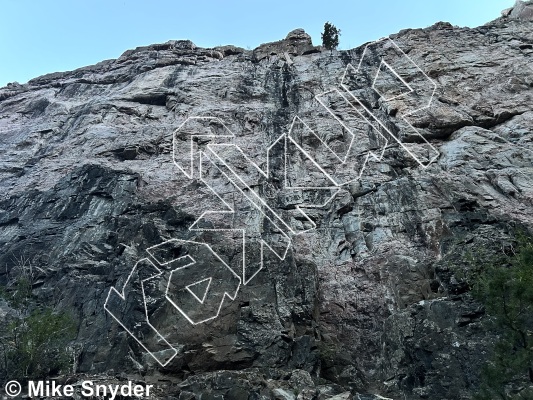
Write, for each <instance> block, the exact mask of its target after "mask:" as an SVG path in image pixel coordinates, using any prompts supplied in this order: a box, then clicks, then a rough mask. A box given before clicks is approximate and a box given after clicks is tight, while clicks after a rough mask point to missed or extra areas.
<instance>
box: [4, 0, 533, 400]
mask: <svg viewBox="0 0 533 400" xmlns="http://www.w3.org/2000/svg"><path fill="white" fill-rule="evenodd" d="M530 8H531V6H530V5H529V4H526V3H524V4H518V5H517V6H515V8H514V9H513V10H512V11H510V12H509V15H508V16H507V17H502V18H500V19H498V20H495V21H493V22H491V23H488V24H486V25H484V26H481V27H478V28H473V29H469V28H458V27H453V26H451V25H449V24H446V23H439V24H436V25H434V26H432V27H429V28H426V29H408V30H404V31H401V32H400V33H398V34H396V35H392V36H391V38H392V39H393V40H394V41H395V43H397V44H398V46H399V47H400V48H401V49H402V50H403V51H404V52H405V54H407V55H408V56H409V58H410V59H411V60H413V62H414V63H416V65H418V66H419V67H420V68H421V69H422V70H423V71H424V72H425V74H427V76H428V77H429V78H431V79H432V80H433V81H434V82H435V83H436V85H437V88H436V92H435V93H434V96H432V103H431V106H430V107H429V108H427V109H423V110H421V111H418V112H417V113H414V114H412V115H409V116H408V120H409V123H411V124H412V125H413V126H414V127H416V128H417V129H418V131H419V132H420V133H421V134H422V136H423V137H424V138H425V139H426V140H427V141H428V142H429V143H430V144H431V146H433V147H434V148H435V149H437V150H438V152H439V156H438V158H437V159H436V160H435V161H434V162H433V163H431V164H430V165H429V166H428V167H427V168H423V167H421V166H420V165H419V164H418V163H417V162H415V161H414V160H413V158H412V157H411V156H410V154H408V153H407V152H406V151H404V150H403V149H402V147H401V146H399V145H398V144H393V141H391V143H390V145H389V146H387V148H386V149H385V150H384V153H383V156H382V158H381V161H377V160H369V161H368V164H367V165H366V168H365V170H364V172H363V174H362V175H361V178H360V179H359V180H358V181H357V182H353V183H351V184H350V185H346V186H342V187H341V190H340V192H339V193H338V194H337V195H336V196H335V198H334V199H333V200H332V201H331V202H330V203H328V205H326V206H325V207H322V208H316V209H313V211H312V212H311V213H310V215H311V216H312V220H313V222H314V223H315V224H316V229H312V230H309V232H307V233H304V234H301V235H298V236H295V237H294V238H293V245H292V249H291V250H290V251H289V253H288V255H287V257H286V258H285V259H284V260H283V261H277V262H271V263H269V264H268V265H266V267H265V268H264V269H263V270H261V271H260V272H259V273H258V274H257V276H256V277H255V278H254V280H253V281H251V282H250V284H248V285H246V286H242V287H241V289H240V291H239V294H238V296H237V298H236V299H235V301H228V302H226V304H225V306H224V307H223V308H222V311H221V314H220V315H219V317H218V318H216V319H214V320H212V321H208V322H206V323H203V324H198V325H192V324H190V323H189V322H188V321H187V320H186V319H185V318H183V317H182V316H181V315H180V314H179V313H178V312H167V311H164V310H162V309H160V310H159V311H158V312H159V313H155V317H154V321H156V322H157V323H158V324H160V326H161V329H162V331H164V332H165V335H166V338H167V340H168V341H169V342H171V343H173V344H174V345H175V347H176V348H177V350H178V355H177V356H176V358H175V359H174V360H173V361H172V362H170V363H169V364H168V365H166V366H165V367H161V366H160V365H159V364H157V363H156V362H155V361H154V360H153V359H152V358H151V357H150V356H149V355H147V353H146V351H145V350H144V349H143V348H142V347H141V346H139V344H138V343H137V342H135V341H134V340H133V339H132V338H131V337H130V336H129V335H128V334H127V333H126V332H125V330H124V329H122V328H121V327H120V326H119V325H118V324H117V323H116V321H115V320H113V318H111V317H110V316H109V314H107V313H106V312H105V310H104V303H105V301H106V297H107V294H108V293H109V289H110V288H111V287H122V285H124V283H125V281H126V279H127V277H128V275H129V273H130V271H131V270H132V267H133V265H135V263H136V262H137V261H138V260H139V259H141V258H143V257H146V249H147V248H149V247H150V246H154V245H157V244H158V243H161V242H163V241H165V240H169V239H172V238H178V239H187V240H197V239H198V238H199V237H200V236H199V235H201V234H202V235H206V234H208V233H205V232H204V233H201V234H200V233H198V232H193V231H191V230H189V228H190V226H191V224H192V223H193V222H194V221H195V220H196V219H197V218H198V217H199V216H200V214H201V213H202V212H204V211H206V210H209V209H217V208H218V209H220V204H221V203H220V198H218V197H217V196H216V195H215V194H214V193H212V192H211V191H210V190H209V188H208V187H206V186H205V185H203V184H202V182H201V181H200V180H198V179H192V180H190V179H187V178H186V177H185V176H184V175H183V173H182V172H180V171H179V170H178V169H177V168H176V167H175V166H174V165H173V163H172V149H173V145H172V134H173V131H174V130H175V129H176V128H177V127H179V126H180V124H181V123H182V122H183V121H185V120H186V119H187V118H188V117H192V116H213V117H219V118H220V119H221V120H223V121H224V122H225V124H226V125H227V126H228V128H229V129H231V131H232V132H233V133H235V135H236V138H235V143H237V144H238V145H239V146H240V148H242V149H243V151H245V152H246V153H247V154H248V155H249V157H250V158H251V159H253V160H254V161H255V162H257V163H258V164H259V165H265V162H266V160H265V155H266V149H267V148H268V147H269V146H270V145H271V144H272V143H273V142H274V141H275V140H276V139H277V138H278V137H279V136H280V135H282V134H283V133H286V132H287V131H288V130H289V129H290V127H291V124H292V122H293V119H294V117H295V116H299V118H301V120H302V121H304V122H305V123H306V124H307V125H308V126H309V127H310V128H312V129H315V130H316V131H317V132H320V135H321V137H322V138H326V139H325V140H327V141H329V142H328V143H330V144H331V146H332V147H333V148H340V147H342V146H341V145H342V135H343V134H344V133H342V132H341V130H339V127H338V125H335V123H334V122H335V121H333V119H332V118H331V117H329V118H330V120H328V119H327V118H328V115H327V112H325V110H324V109H323V108H322V106H321V105H320V104H319V103H318V102H317V100H316V99H315V96H316V95H318V94H320V93H323V92H325V91H327V90H329V89H334V88H339V87H340V86H339V84H340V81H341V78H342V76H343V73H344V71H345V69H346V67H347V65H348V64H351V65H354V66H357V65H358V63H359V60H360V59H361V56H362V53H363V50H364V47H359V48H356V49H353V50H349V51H339V52H334V53H331V52H329V51H328V52H320V51H319V49H318V48H316V47H314V46H313V45H312V43H311V40H310V37H309V36H308V35H307V34H306V33H305V32H303V31H302V30H295V31H293V32H291V33H290V34H289V35H288V36H287V38H286V39H285V40H282V41H280V42H275V43H269V44H264V45H262V46H259V47H258V48H257V49H255V50H253V51H247V50H244V49H240V48H237V47H233V46H224V47H218V48H214V49H202V48H197V47H196V46H195V45H194V44H193V43H192V42H190V41H170V42H168V43H165V44H159V45H152V46H147V47H142V48H137V49H135V50H130V51H127V52H125V53H124V54H123V55H122V56H121V57H119V58H118V59H116V60H107V61H103V62H101V63H99V64H96V65H94V66H89V67H85V68H81V69H78V70H75V71H71V72H65V73H54V74H48V75H45V76H42V77H39V78H35V79H33V80H31V81H30V82H28V83H27V84H24V85H19V84H10V85H8V86H7V87H5V88H1V89H0V284H2V285H3V286H9V284H10V282H12V281H13V279H15V278H16V276H17V275H18V274H20V273H21V270H22V269H25V268H26V269H27V268H29V266H30V265H31V268H32V269H31V276H32V284H33V291H34V295H35V299H36V302H39V303H40V304H47V305H51V306H54V307H56V308H57V309H60V310H67V311H69V312H71V313H72V314H73V315H74V316H75V318H76V320H77V322H78V331H77V338H76V340H75V342H74V343H73V349H74V351H75V357H74V358H75V365H74V368H75V374H76V375H75V376H76V377H78V378H79V379H81V378H82V377H87V376H93V377H96V376H100V377H102V376H106V377H110V376H116V379H123V378H125V377H128V378H132V379H137V380H142V381H144V382H148V383H153V384H155V385H156V388H157V389H158V392H157V393H158V396H160V398H179V399H194V398H196V399H200V398H201V399H205V398H213V399H214V398H226V399H260V398H261V399H265V398H276V399H301V400H303V399H326V398H331V399H349V398H352V396H354V397H353V398H357V399H372V398H394V399H399V398H401V399H421V398H424V399H425V398H429V399H467V398H469V396H470V394H471V393H472V391H473V390H475V388H476V386H477V385H478V383H479V370H480V367H481V365H482V364H483V363H484V362H485V361H486V358H487V356H488V355H487V354H488V353H487V348H488V344H489V343H490V342H491V340H492V339H493V338H492V337H491V334H490V333H489V332H486V331H485V330H484V329H483V326H482V321H483V319H484V312H483V309H482V308H481V307H480V305H479V304H478V303H476V302H475V301H474V300H472V298H471V296H470V294H469V292H468V288H467V287H466V286H465V285H464V282H463V283H462V281H461V275H460V274H459V273H458V272H457V271H461V270H462V269H464V268H466V264H465V263H464V259H465V257H467V255H468V254H469V252H472V251H475V250H476V249H479V248H487V249H490V251H497V250H498V249H500V248H502V246H505V244H506V243H508V242H509V241H511V240H512V237H513V233H514V231H515V230H516V229H519V228H520V227H523V228H525V229H531V228H533V129H532V126H533V69H532V65H533V25H532V24H531V22H529V20H531V15H530V11H528V10H530ZM369 96H370V97H368V104H366V106H367V107H368V108H369V109H370V110H373V112H375V113H376V114H377V115H380V117H381V118H383V119H384V120H385V121H386V123H387V124H388V126H391V127H395V126H402V123H403V122H402V121H401V120H400V117H399V113H398V110H397V109H395V108H394V107H392V106H390V104H386V102H384V101H382V99H379V96H378V95H377V94H372V95H369ZM372 96H373V97H372ZM324 121H326V122H324ZM328 121H330V122H328ZM331 121H333V122H331ZM339 132H341V133H339ZM405 140H406V142H412V143H413V146H415V147H416V146H417V145H421V141H419V142H418V143H417V139H416V138H414V137H411V138H409V136H406V138H405ZM335 146H337V147H335ZM324 157H326V155H324ZM240 167H242V165H240ZM258 184H259V183H258V182H253V185H255V186H253V187H256V186H257V185H258ZM216 189H217V190H219V191H220V192H221V193H225V192H227V191H228V189H227V187H226V186H224V185H223V184H222V183H220V185H219V186H217V187H216ZM291 201H292V203H291ZM291 201H285V202H281V201H280V202H279V203H278V204H277V206H278V208H279V209H283V211H284V212H287V213H288V215H291V217H290V218H293V220H292V221H293V222H294V221H295V223H297V222H298V221H300V222H301V218H300V220H298V218H297V217H294V216H293V214H291V213H292V212H294V210H295V207H296V206H297V205H299V204H300V203H299V201H300V202H301V199H300V200H298V199H296V200H291ZM301 223H303V222H301ZM248 224H249V225H250V226H255V227H260V226H263V224H264V221H262V220H258V219H257V218H255V217H254V216H253V215H252V214H250V218H249V220H248ZM258 229H259V228H258ZM233 251H234V250H233V249H231V248H227V249H222V253H223V254H224V256H227V257H228V258H231V257H232V252H233ZM142 312H143V310H142V309H139V308H138V307H137V308H136V307H134V306H132V307H131V309H130V311H129V312H128V313H125V315H124V318H125V319H127V320H128V321H130V322H131V323H134V322H135V321H136V318H138V316H139V315H140V313H141V314H142ZM12 315H14V311H13V310H12V309H11V308H10V307H9V306H8V304H7V303H6V302H0V318H2V319H3V320H7V319H9V318H10V316H12ZM4 325H5V324H4ZM109 379H111V378H109ZM356 393H357V394H356ZM169 396H173V397H169ZM356 396H358V397H356ZM374 396H383V397H374Z"/></svg>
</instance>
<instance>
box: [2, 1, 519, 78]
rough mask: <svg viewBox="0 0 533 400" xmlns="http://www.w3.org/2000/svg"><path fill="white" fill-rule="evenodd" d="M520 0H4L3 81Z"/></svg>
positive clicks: (439, 17)
mask: <svg viewBox="0 0 533 400" xmlns="http://www.w3.org/2000/svg"><path fill="white" fill-rule="evenodd" d="M513 4H514V0H345V1H337V0H321V1H315V0H308V1H291V0H283V1H280V0H269V1H253V0H248V1H231V0H225V1H223V0H220V1H215V0H213V1H202V0H188V1H181V0H174V1H171V0H152V1H148V0H146V1H141V0H132V1H125V0H121V1H115V0H86V1H82V0H46V1H45V0H0V15H1V16H2V18H1V20H2V22H1V23H0V87H2V86H5V85H6V84H7V83H8V82H14V81H17V82H19V83H24V82H27V81H28V80H29V79H31V78H34V77H36V76H39V75H43V74H45V73H49V72H56V71H67V70H72V69H75V68H79V67H82V66H85V65H90V64H95V63H97V62H99V61H102V60H105V59H109V58H117V57H118V56H120V54H122V53H123V52H124V51H125V50H127V49H131V48H135V47H137V46H144V45H148V44H151V43H162V42H166V41H167V40H170V39H190V40H192V41H193V42H194V43H195V44H196V45H197V46H201V47H213V46H217V45H223V44H234V45H237V46H240V47H244V48H252V49H253V48H254V47H256V46H258V45H259V44H261V43H265V42H270V41H274V40H279V39H282V38H284V37H285V36H286V34H287V33H288V32H289V31H291V30H293V29H296V28H304V29H305V30H306V32H307V33H309V34H310V35H311V37H312V38H313V42H314V44H316V45H318V44H320V33H321V32H322V29H323V26H324V22H326V21H330V22H331V23H333V24H334V25H336V26H337V27H338V28H340V29H341V31H342V32H341V37H340V46H339V47H340V48H341V49H348V48H352V47H356V46H359V45H361V44H362V43H364V42H367V41H371V40H375V39H379V38H381V37H384V36H387V35H389V34H391V33H395V32H397V31H399V30H400V29H404V28H423V27H427V26H430V25H432V24H433V23H435V22H437V21H448V22H451V23H452V24H454V25H459V26H470V27H474V26H478V25H482V24H484V23H486V22H488V21H490V20H492V19H495V18H497V17H499V16H500V11H501V10H503V9H504V8H508V7H511V6H512V5H513Z"/></svg>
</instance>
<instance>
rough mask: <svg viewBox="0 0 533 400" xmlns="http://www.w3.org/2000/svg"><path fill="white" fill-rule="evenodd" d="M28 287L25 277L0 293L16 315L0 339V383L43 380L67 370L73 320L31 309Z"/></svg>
mask: <svg viewBox="0 0 533 400" xmlns="http://www.w3.org/2000/svg"><path fill="white" fill-rule="evenodd" d="M31 287H32V286H31V283H30V281H29V280H28V279H27V277H20V278H19V279H18V280H17V281H16V283H15V284H14V285H13V288H14V289H13V290H11V291H6V290H3V291H2V293H0V295H1V297H3V298H4V299H5V300H6V301H7V302H8V304H9V305H10V306H11V307H12V309H13V310H15V311H16V313H17V316H16V317H13V318H12V320H11V322H10V323H9V324H8V326H7V329H6V330H4V332H3V333H4V336H3V337H0V366H1V367H0V379H6V380H11V379H16V380H19V381H25V380H30V379H39V378H46V377H50V376H52V375H55V374H57V373H59V372H61V371H65V370H66V369H67V368H68V364H69V352H68V349H67V345H68V343H69V342H70V340H72V339H73V338H74V335H75V332H76V324H75V322H74V319H73V318H72V317H70V316H69V315H67V314H65V313H56V312H54V311H53V310H52V308H49V307H42V308H33V309H32V304H31V303H32V293H31V292H32V290H31ZM30 310H31V311H30Z"/></svg>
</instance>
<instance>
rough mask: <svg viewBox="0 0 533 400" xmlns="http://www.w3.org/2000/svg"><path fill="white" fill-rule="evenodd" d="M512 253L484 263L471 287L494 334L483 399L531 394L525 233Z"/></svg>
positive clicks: (530, 259) (531, 264) (530, 263)
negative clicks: (495, 338)
mask: <svg viewBox="0 0 533 400" xmlns="http://www.w3.org/2000/svg"><path fill="white" fill-rule="evenodd" d="M517 242H518V245H517V247H516V250H515V251H514V252H513V253H512V254H511V255H506V256H503V257H499V258H498V259H497V260H496V261H495V262H493V263H491V264H490V265H487V266H485V268H483V271H482V272H481V273H480V274H479V275H478V277H477V279H476V280H475V283H474V287H473V291H472V293H473V295H474V297H475V298H476V299H477V300H479V301H480V302H482V303H483V305H484V306H485V310H486V313H487V315H488V316H489V318H488V324H489V327H490V329H491V331H494V332H495V333H497V335H498V340H497V342H496V343H495V345H494V348H493V349H492V356H491V358H490V359H489V361H488V362H487V364H486V365H485V366H484V368H483V370H482V372H481V385H480V390H479V392H478V393H477V394H476V396H475V397H474V399H476V400H481V399H485V400H487V399H498V398H499V399H533V390H532V389H531V388H530V387H528V386H530V385H531V384H533V240H532V238H531V237H527V236H525V235H523V234H521V235H519V237H518V240H517Z"/></svg>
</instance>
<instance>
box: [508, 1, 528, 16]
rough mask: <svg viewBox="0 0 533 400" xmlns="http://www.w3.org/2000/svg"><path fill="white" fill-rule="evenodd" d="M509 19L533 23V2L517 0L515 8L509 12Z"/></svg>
mask: <svg viewBox="0 0 533 400" xmlns="http://www.w3.org/2000/svg"><path fill="white" fill-rule="evenodd" d="M508 15H509V17H511V18H517V19H522V20H524V21H533V2H532V1H521V0H517V1H516V3H515V5H514V7H513V8H512V9H510V10H509V13H508Z"/></svg>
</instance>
